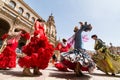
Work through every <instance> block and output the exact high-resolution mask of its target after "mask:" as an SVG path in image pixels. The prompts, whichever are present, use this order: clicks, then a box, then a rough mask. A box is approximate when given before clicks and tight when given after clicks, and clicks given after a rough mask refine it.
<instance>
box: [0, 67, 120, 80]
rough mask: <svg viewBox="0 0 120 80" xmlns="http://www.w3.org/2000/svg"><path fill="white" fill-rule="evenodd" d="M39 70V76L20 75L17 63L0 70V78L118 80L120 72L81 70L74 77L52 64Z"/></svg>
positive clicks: (11, 79)
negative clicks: (12, 67)
mask: <svg viewBox="0 0 120 80" xmlns="http://www.w3.org/2000/svg"><path fill="white" fill-rule="evenodd" d="M31 71H32V69H31ZM41 72H42V73H43V75H41V76H33V77H26V76H23V75H22V68H20V67H19V66H18V65H17V67H16V68H14V69H11V70H0V80H120V74H117V75H116V76H110V75H106V74H104V73H103V72H101V71H99V70H95V71H94V73H93V74H91V75H90V74H88V73H87V72H83V73H84V75H83V76H82V77H76V75H75V74H74V72H73V71H70V72H61V71H58V70H57V69H56V68H55V67H54V66H53V65H49V66H48V68H46V69H45V70H41Z"/></svg>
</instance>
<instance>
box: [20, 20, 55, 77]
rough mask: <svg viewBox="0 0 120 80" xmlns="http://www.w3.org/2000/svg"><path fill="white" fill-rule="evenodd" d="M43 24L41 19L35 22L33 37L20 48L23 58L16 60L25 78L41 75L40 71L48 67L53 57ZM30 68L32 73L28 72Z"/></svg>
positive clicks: (51, 47)
mask: <svg viewBox="0 0 120 80" xmlns="http://www.w3.org/2000/svg"><path fill="white" fill-rule="evenodd" d="M43 24H44V22H43V20H41V19H37V20H36V21H35V24H34V29H35V31H34V35H33V37H31V39H30V42H29V43H28V44H27V45H25V46H23V48H22V52H23V53H24V54H25V56H23V57H21V58H20V59H19V60H18V64H19V65H20V66H21V67H22V68H24V69H23V75H25V76H33V75H42V73H41V72H40V69H45V68H46V67H47V66H48V63H49V60H50V58H51V57H52V55H53V51H54V48H53V46H52V45H51V44H50V43H49V41H48V38H47V36H46V34H45V32H44V26H43ZM30 68H32V69H33V73H31V72H30Z"/></svg>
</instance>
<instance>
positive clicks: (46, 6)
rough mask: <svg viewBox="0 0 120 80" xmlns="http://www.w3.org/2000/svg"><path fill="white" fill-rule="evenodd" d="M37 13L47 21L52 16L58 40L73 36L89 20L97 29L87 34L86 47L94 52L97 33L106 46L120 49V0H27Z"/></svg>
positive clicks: (94, 28)
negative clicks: (110, 44)
mask: <svg viewBox="0 0 120 80" xmlns="http://www.w3.org/2000/svg"><path fill="white" fill-rule="evenodd" d="M24 1H25V2H26V3H27V4H28V5H29V6H30V7H31V8H32V9H33V10H34V11H35V12H36V13H37V14H39V15H40V16H41V17H42V18H43V19H44V20H46V21H47V19H48V17H49V16H50V15H51V13H52V14H53V16H54V20H55V25H56V29H57V39H62V38H66V39H68V38H69V37H71V36H72V35H73V34H74V33H73V29H74V26H80V25H79V23H78V22H80V21H81V22H85V21H87V22H88V24H89V23H90V24H91V25H92V26H93V28H92V30H91V31H90V32H83V35H87V36H88V38H89V40H88V41H87V42H83V44H82V46H83V48H85V49H87V50H94V40H92V39H91V35H93V34H96V35H98V37H99V38H100V39H102V40H103V41H104V42H105V43H106V45H109V43H110V42H111V43H112V44H113V46H120V33H119V32H120V0H24Z"/></svg>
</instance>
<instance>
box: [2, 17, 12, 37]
mask: <svg viewBox="0 0 120 80" xmlns="http://www.w3.org/2000/svg"><path fill="white" fill-rule="evenodd" d="M9 29H10V25H9V23H8V22H7V21H5V20H4V19H1V18H0V37H1V36H2V35H3V34H5V33H8V31H9Z"/></svg>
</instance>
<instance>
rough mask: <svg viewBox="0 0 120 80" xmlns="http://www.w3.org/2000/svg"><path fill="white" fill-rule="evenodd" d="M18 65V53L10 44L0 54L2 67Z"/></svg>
mask: <svg viewBox="0 0 120 80" xmlns="http://www.w3.org/2000/svg"><path fill="white" fill-rule="evenodd" d="M14 67H16V53H15V51H13V50H12V49H11V48H10V47H9V46H7V47H6V48H5V49H4V51H3V52H2V53H1V54H0V68H14Z"/></svg>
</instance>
